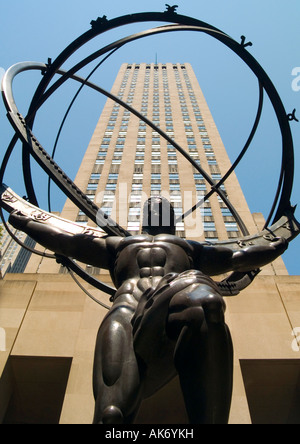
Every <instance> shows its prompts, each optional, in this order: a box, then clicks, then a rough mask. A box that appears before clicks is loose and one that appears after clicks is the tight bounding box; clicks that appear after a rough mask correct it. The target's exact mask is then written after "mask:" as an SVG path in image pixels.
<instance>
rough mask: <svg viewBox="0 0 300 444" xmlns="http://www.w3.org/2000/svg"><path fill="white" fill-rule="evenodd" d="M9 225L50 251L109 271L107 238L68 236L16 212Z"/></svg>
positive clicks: (57, 229)
mask: <svg viewBox="0 0 300 444" xmlns="http://www.w3.org/2000/svg"><path fill="white" fill-rule="evenodd" d="M9 222H10V224H11V225H12V226H13V227H15V228H16V229H18V230H20V231H23V232H25V233H26V234H28V235H29V236H30V237H31V238H32V239H34V240H35V241H36V242H37V243H39V244H40V245H42V246H43V247H45V248H47V249H48V250H50V251H53V252H54V253H56V254H58V255H60V256H67V257H70V258H73V259H76V260H78V261H80V262H83V263H86V264H89V265H93V266H95V267H99V268H105V269H109V262H110V257H109V256H110V252H109V248H108V245H107V238H106V237H103V238H99V237H94V236H91V235H88V234H69V233H66V232H64V231H63V230H60V229H59V228H55V227H51V226H50V225H46V224H43V223H42V222H39V221H35V220H33V219H32V218H30V217H28V216H26V215H23V214H22V213H19V212H17V211H15V212H12V213H11V215H10V217H9Z"/></svg>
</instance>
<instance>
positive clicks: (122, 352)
mask: <svg viewBox="0 0 300 444" xmlns="http://www.w3.org/2000/svg"><path fill="white" fill-rule="evenodd" d="M132 315H133V311H132V310H131V309H130V308H129V307H128V308H126V307H125V306H122V307H115V308H114V309H112V311H111V312H110V313H109V315H108V316H107V317H106V318H105V319H104V321H103V323H102V325H101V327H100V329H99V332H98V337H97V342H96V349H95V358H94V376H93V385H94V396H95V401H96V404H95V415H94V423H95V424H130V423H132V421H133V419H134V416H135V413H136V411H137V409H138V407H139V404H140V401H141V399H140V394H141V384H140V382H141V381H140V371H139V366H138V363H137V360H136V356H135V353H134V350H133V343H132V342H133V341H132V326H131V322H130V321H131V318H132Z"/></svg>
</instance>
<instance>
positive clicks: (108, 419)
mask: <svg viewBox="0 0 300 444" xmlns="http://www.w3.org/2000/svg"><path fill="white" fill-rule="evenodd" d="M123 423H124V417H123V414H122V412H121V410H120V409H119V408H118V407H116V406H114V405H110V406H109V407H106V409H105V410H104V411H103V415H102V424H123Z"/></svg>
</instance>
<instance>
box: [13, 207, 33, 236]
mask: <svg viewBox="0 0 300 444" xmlns="http://www.w3.org/2000/svg"><path fill="white" fill-rule="evenodd" d="M29 220H30V217H28V216H27V215H25V214H23V213H22V212H21V211H19V210H16V211H13V212H12V213H11V214H10V216H9V219H8V221H9V223H10V224H11V225H12V226H13V227H14V228H16V229H17V230H21V231H24V227H25V226H26V225H27V223H28V221H29Z"/></svg>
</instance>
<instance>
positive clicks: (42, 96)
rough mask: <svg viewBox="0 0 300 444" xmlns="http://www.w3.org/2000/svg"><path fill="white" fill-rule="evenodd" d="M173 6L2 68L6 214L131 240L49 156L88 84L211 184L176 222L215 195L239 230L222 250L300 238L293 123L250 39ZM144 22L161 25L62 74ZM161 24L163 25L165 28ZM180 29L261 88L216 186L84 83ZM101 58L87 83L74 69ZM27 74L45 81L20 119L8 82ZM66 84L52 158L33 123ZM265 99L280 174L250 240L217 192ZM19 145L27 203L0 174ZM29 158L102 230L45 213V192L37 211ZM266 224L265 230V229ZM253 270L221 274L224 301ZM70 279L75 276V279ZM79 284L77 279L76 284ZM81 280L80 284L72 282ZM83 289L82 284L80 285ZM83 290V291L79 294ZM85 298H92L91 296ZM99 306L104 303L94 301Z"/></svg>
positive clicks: (118, 21)
mask: <svg viewBox="0 0 300 444" xmlns="http://www.w3.org/2000/svg"><path fill="white" fill-rule="evenodd" d="M176 9H177V7H176V6H174V7H170V6H169V5H168V7H167V10H166V11H165V12H147V13H138V14H130V15H125V16H122V17H118V18H115V19H112V20H108V19H107V17H106V16H103V17H99V18H98V19H97V20H94V21H92V22H91V28H90V29H89V30H88V31H87V32H85V33H84V34H82V35H81V36H80V37H78V38H77V39H76V40H74V41H73V42H72V43H71V44H70V45H69V46H68V47H67V48H65V49H64V50H63V51H62V53H61V54H60V55H59V56H58V57H57V58H56V59H55V60H54V61H51V59H48V63H47V64H45V63H39V62H38V63H34V62H23V63H17V64H16V65H13V66H12V67H11V68H9V69H8V70H7V72H6V73H5V75H4V78H3V81H2V94H3V99H4V103H5V106H6V109H7V116H8V119H9V121H10V123H11V125H12V127H13V129H14V131H15V135H14V136H13V138H12V141H11V143H10V144H9V146H8V148H7V150H6V153H5V156H4V158H3V162H2V166H1V169H0V184H1V201H0V203H1V206H2V207H3V208H4V209H5V210H7V211H8V212H12V211H15V210H21V211H23V212H25V213H27V214H28V215H31V217H33V218H35V219H38V220H40V221H43V222H44V223H49V224H52V225H57V226H61V224H65V225H64V226H68V230H69V232H71V233H74V234H76V233H82V232H86V230H90V231H89V232H90V233H92V234H93V235H95V236H97V235H98V236H103V231H102V230H104V231H105V232H106V233H107V234H108V235H110V236H123V237H126V236H130V233H128V232H127V231H126V230H125V229H124V228H122V227H121V226H119V225H118V224H117V223H116V222H115V221H114V220H112V219H111V218H110V217H109V216H107V215H106V214H105V213H104V212H103V211H102V210H101V209H100V208H99V207H98V206H97V205H96V204H95V203H94V202H92V201H91V200H90V199H89V198H88V196H87V195H85V194H84V193H83V192H82V191H81V190H80V189H79V188H78V187H77V186H76V184H75V183H74V182H73V181H72V180H71V179H70V178H69V177H68V176H67V175H66V174H65V172H64V171H63V170H62V169H61V168H60V166H59V165H57V163H56V162H55V161H54V159H53V158H54V154H55V150H56V146H57V141H58V138H59V134H60V131H61V129H62V126H63V124H64V122H65V119H66V117H67V114H68V112H69V110H70V108H71V106H72V104H73V103H74V101H75V99H76V97H77V96H78V94H79V92H80V91H81V89H82V88H83V87H84V86H87V87H89V88H91V89H93V90H95V91H97V92H98V93H101V94H103V95H105V96H106V97H108V98H110V99H112V100H114V101H115V102H117V103H118V104H119V105H121V106H122V107H124V109H127V110H129V111H130V112H131V113H132V114H134V115H135V116H137V117H138V118H139V119H140V120H142V121H143V122H145V123H146V124H147V125H149V127H151V128H152V129H153V130H155V131H156V132H157V133H158V134H159V135H160V136H161V137H162V138H163V139H165V140H166V141H167V142H168V144H170V145H172V146H173V147H174V148H175V149H176V150H177V151H178V152H179V153H180V154H181V155H182V156H183V157H185V158H186V159H187V160H188V161H189V162H190V163H191V164H192V166H193V167H194V168H195V169H196V170H197V171H199V173H201V174H202V176H203V178H204V179H205V180H206V182H207V184H208V185H209V186H210V190H209V191H208V193H207V194H206V195H205V196H204V198H203V199H202V200H201V202H198V204H197V205H195V206H194V207H193V208H191V210H190V211H188V212H187V213H185V214H183V215H182V216H181V217H180V220H182V219H184V218H185V217H186V216H187V215H188V214H190V213H191V212H193V211H195V210H196V208H197V206H199V205H200V204H201V203H202V202H203V201H206V200H207V199H209V197H210V196H211V195H212V194H214V193H217V194H218V195H219V197H220V198H221V199H222V200H223V202H224V203H225V204H226V205H227V207H228V209H229V210H230V212H231V214H232V215H233V217H234V218H235V220H236V222H237V224H238V226H239V229H240V231H241V233H242V237H241V238H239V239H237V240H235V241H234V242H233V241H224V242H217V243H218V244H223V245H226V246H227V247H232V248H234V249H237V248H239V247H244V246H246V245H253V244H260V245H262V244H266V243H269V242H270V240H272V239H274V238H275V237H278V236H281V237H285V238H286V239H287V240H288V241H291V240H292V239H293V238H294V237H296V235H297V234H298V233H299V229H300V226H299V224H298V222H297V221H296V220H295V218H294V215H293V214H294V208H293V207H292V206H291V203H290V197H291V192H292V187H293V176H294V150H293V139H292V134H291V129H290V122H291V121H292V120H294V119H295V114H294V113H293V114H287V113H286V111H285V109H284V106H283V104H282V101H281V99H280V97H279V95H278V93H277V91H276V89H275V87H274V85H273V83H272V82H271V80H270V79H269V77H268V75H267V74H266V72H265V71H264V70H263V68H262V67H261V66H260V65H259V64H258V62H257V61H256V60H255V58H254V57H253V56H252V55H251V54H250V53H249V52H248V51H247V49H246V48H247V47H249V46H252V43H251V42H246V38H245V37H244V36H242V37H241V41H240V42H237V41H235V40H234V39H232V38H231V37H230V36H229V35H227V34H225V33H224V32H222V31H220V30H219V29H217V28H215V27H213V26H211V25H209V24H207V23H204V22H202V21H200V20H197V19H195V18H192V17H187V16H183V15H179V14H177V13H176ZM142 22H163V23H164V25H162V26H159V27H155V28H152V29H148V30H146V31H142V32H139V33H136V34H133V35H128V36H126V37H124V38H122V39H120V40H117V41H114V42H112V43H110V44H109V45H106V46H104V47H102V48H101V49H99V50H97V51H96V52H94V53H92V54H90V55H89V56H88V57H86V58H84V59H82V60H81V61H80V62H78V63H77V64H75V65H74V66H72V67H71V68H70V69H68V70H64V69H63V68H62V67H63V64H64V63H65V62H66V61H68V59H69V58H70V57H71V56H72V55H73V54H74V53H76V52H77V51H78V50H79V49H80V48H82V47H83V46H84V45H85V44H87V43H88V42H90V41H91V40H92V39H94V38H95V37H97V36H101V35H102V34H104V33H106V32H108V31H110V30H112V29H115V28H121V27H124V26H126V25H130V24H133V23H142ZM166 23H167V24H166ZM184 31H193V32H200V33H204V34H207V35H209V36H210V37H212V38H214V39H216V40H218V41H220V42H221V43H222V44H224V45H225V46H227V47H228V48H229V49H231V50H232V51H233V52H234V53H235V54H237V56H239V57H240V58H241V59H242V60H243V61H244V62H245V63H246V65H248V67H249V69H250V70H251V71H252V72H253V73H254V74H255V76H256V77H257V80H258V91H259V94H258V95H259V100H258V109H257V115H256V118H255V121H254V124H253V128H252V131H251V132H250V135H249V138H248V140H247V142H246V144H245V146H244V147H243V149H242V150H241V152H240V154H239V156H238V157H237V159H236V160H235V161H234V162H233V164H232V167H231V168H230V169H229V170H228V171H227V173H226V174H225V175H224V176H223V177H222V179H221V180H219V181H215V180H213V179H212V178H211V177H210V175H209V174H208V173H207V172H206V171H204V170H203V169H202V168H201V166H200V165H198V163H197V162H195V161H194V160H193V159H192V158H191V157H190V156H189V154H188V153H187V152H186V151H185V150H184V149H183V148H182V147H181V146H180V145H179V144H178V143H177V142H176V141H174V140H173V139H171V138H170V137H169V136H168V135H167V134H166V133H165V132H164V131H162V130H161V129H160V128H159V127H157V126H156V125H155V124H154V123H153V122H152V121H150V120H149V119H147V118H146V117H145V116H144V115H142V114H141V113H139V112H138V111H137V110H136V109H134V108H132V107H131V106H129V105H128V104H126V103H125V102H123V101H122V100H120V99H119V98H118V97H116V96H114V95H112V94H111V93H109V92H107V91H105V90H104V89H103V88H101V87H100V86H98V85H95V84H94V83H92V82H90V81H89V78H90V77H91V75H92V74H93V73H94V72H95V70H96V69H98V68H99V67H100V66H101V65H102V64H103V63H104V62H105V61H106V60H107V59H108V58H109V57H110V56H111V55H112V54H113V53H115V52H116V51H117V50H118V49H120V48H121V47H123V46H125V45H126V44H129V43H131V42H133V41H136V40H139V39H143V38H146V37H149V36H153V35H159V34H164V33H172V32H184ZM98 59H100V61H99V63H98V64H97V66H96V68H94V69H93V70H92V72H91V73H90V75H89V76H88V77H87V78H82V77H80V76H78V75H77V72H78V71H79V70H80V69H82V68H84V67H85V66H87V65H88V64H90V63H91V62H93V61H94V60H98ZM28 70H40V71H41V72H42V74H43V77H42V79H41V81H40V83H39V84H38V86H37V88H36V91H35V93H34V95H33V98H32V101H31V104H30V106H29V109H28V113H27V115H26V116H25V117H24V116H23V115H22V114H21V113H20V112H19V110H18V107H17V105H16V102H15V100H14V95H13V90H12V83H13V80H14V78H15V77H16V76H17V75H19V74H20V73H22V72H24V71H28ZM56 76H58V79H57V80H55V81H54V82H53V83H52V85H51V86H49V85H50V83H51V81H52V80H53V79H54V77H56ZM68 80H72V81H76V82H78V83H79V84H80V88H79V90H78V92H77V94H76V96H75V97H74V99H73V101H72V103H71V104H70V107H69V108H68V111H67V112H66V115H65V118H64V119H63V121H62V124H61V127H60V131H59V133H58V136H57V138H56V143H55V146H54V148H53V152H52V154H51V155H50V154H49V153H48V152H47V151H46V150H45V149H44V147H43V146H42V145H41V144H40V143H39V141H38V139H37V137H36V136H35V135H34V132H33V128H34V122H35V118H36V116H37V113H38V111H39V110H40V108H41V107H42V106H43V104H44V103H45V102H46V101H47V100H48V99H49V98H50V97H51V95H52V94H53V93H54V92H55V91H56V90H57V89H58V88H59V87H60V86H62V85H63V84H64V83H65V82H66V81H68ZM265 94H267V96H268V97H269V99H270V101H271V103H272V106H273V108H274V111H275V114H276V117H277V120H278V124H279V128H280V131H281V136H282V159H281V171H280V175H279V179H278V186H277V189H276V191H275V196H274V200H273V205H272V207H271V210H270V214H269V216H268V218H267V220H266V224H265V227H264V230H263V231H262V232H261V233H258V234H257V235H255V236H250V235H249V232H248V230H247V227H246V226H245V224H244V222H243V221H242V219H241V217H240V215H239V214H238V212H237V211H236V210H235V208H234V207H233V205H232V204H231V202H230V201H229V199H228V197H227V195H226V194H225V193H224V191H222V187H221V185H223V184H224V183H225V182H226V180H227V179H228V177H229V176H230V174H231V173H232V172H233V171H234V170H235V168H236V167H237V165H238V164H239V163H240V161H241V160H242V159H243V157H244V155H245V153H246V152H247V150H248V148H249V147H250V145H251V142H252V140H253V138H254V135H255V133H256V131H257V128H258V126H259V122H260V118H261V115H262V109H263V100H264V95H265ZM19 139H20V140H21V141H22V144H23V149H22V164H23V177H24V184H25V188H26V193H27V196H28V198H27V199H26V200H24V199H22V198H20V197H19V196H18V195H17V194H16V193H14V191H13V190H11V189H10V188H9V187H8V186H6V185H4V183H3V180H4V174H5V170H6V167H7V165H8V162H9V160H10V157H11V154H12V152H13V149H14V147H15V145H16V142H17V141H18V140H19ZM31 158H33V159H34V160H35V161H36V162H37V163H38V164H39V166H40V167H41V168H42V169H43V170H44V171H45V172H46V174H47V175H48V176H49V189H50V180H52V181H53V182H54V183H55V184H56V185H57V186H58V187H59V188H60V189H61V190H62V191H63V193H65V195H66V196H67V197H68V198H69V199H71V201H72V202H73V203H74V204H75V205H76V206H77V207H78V208H79V209H80V210H81V211H83V212H84V213H85V214H86V216H88V217H89V218H90V219H91V220H92V221H93V222H95V223H96V224H97V225H98V226H99V227H100V228H101V229H102V230H101V229H97V228H90V229H89V228H87V227H85V226H80V224H77V223H73V222H70V221H66V220H63V219H61V218H59V217H56V216H54V215H53V214H51V212H50V211H51V209H50V192H49V193H48V194H49V196H48V199H49V212H45V211H42V210H40V208H39V204H38V201H37V198H36V194H35V189H34V184H33V180H32V174H31ZM0 214H1V218H2V221H3V224H4V226H5V227H6V229H7V230H8V232H9V233H10V234H11V236H12V237H13V238H14V240H15V241H16V242H18V243H19V244H21V245H22V246H23V247H24V248H26V249H27V250H29V251H31V252H33V253H36V254H39V255H42V256H45V257H50V258H53V259H56V260H60V261H61V262H62V263H63V264H64V265H65V266H67V268H68V269H69V271H70V272H71V274H72V275H73V272H75V273H76V274H77V275H79V276H80V277H81V278H83V279H84V280H85V281H87V282H88V283H90V284H92V285H93V286H94V287H96V288H98V289H99V290H102V291H104V292H106V293H107V294H109V295H111V296H113V295H114V294H115V289H114V288H113V287H111V286H109V285H107V284H105V283H103V282H101V281H100V280H98V279H96V278H95V277H93V276H90V275H89V274H87V273H86V272H85V270H83V268H81V267H80V266H79V265H78V264H76V263H75V262H74V261H73V260H72V259H71V258H58V257H57V256H56V255H52V254H48V253H41V252H39V251H37V250H35V249H31V248H29V247H27V246H25V245H24V244H23V243H21V242H20V241H19V240H18V239H17V238H16V237H15V236H14V234H13V233H12V232H11V231H10V229H9V227H8V226H7V224H6V222H5V219H4V215H3V212H2V209H1V208H0ZM270 224H271V226H270V227H269V225H270ZM258 272H259V270H253V271H252V272H248V273H233V274H232V275H231V276H229V277H227V278H226V279H225V280H223V281H222V282H220V283H219V284H218V285H219V288H220V292H221V293H222V295H224V296H230V295H235V294H238V293H239V291H240V290H242V289H243V288H245V287H246V286H248V285H249V284H250V282H252V280H253V279H254V277H255V276H256V275H257V274H258ZM73 277H74V275H73ZM77 282H78V281H77ZM78 283H79V282H78ZM82 288H83V287H82ZM85 291H86V290H85ZM89 296H91V295H89ZM96 301H97V302H99V303H100V304H101V305H104V306H105V307H106V308H109V307H107V306H106V305H105V304H103V303H102V302H100V301H98V300H96Z"/></svg>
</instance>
